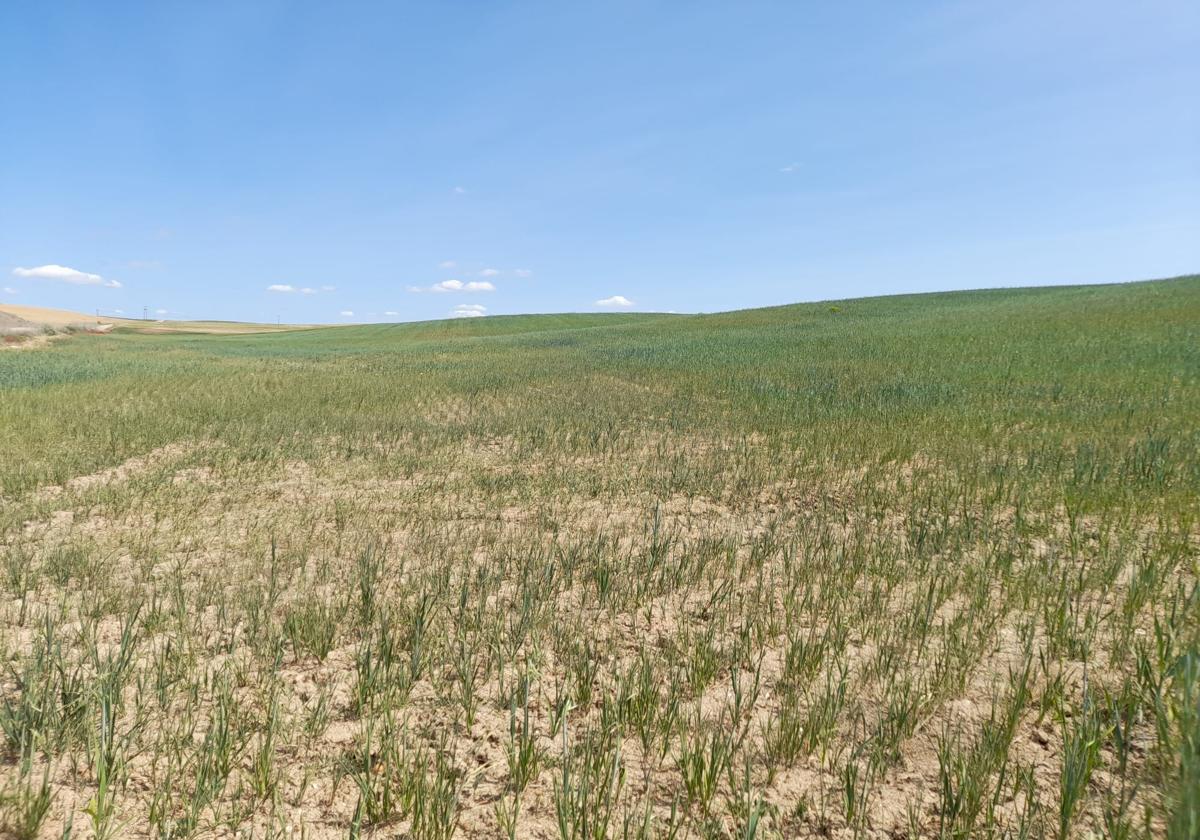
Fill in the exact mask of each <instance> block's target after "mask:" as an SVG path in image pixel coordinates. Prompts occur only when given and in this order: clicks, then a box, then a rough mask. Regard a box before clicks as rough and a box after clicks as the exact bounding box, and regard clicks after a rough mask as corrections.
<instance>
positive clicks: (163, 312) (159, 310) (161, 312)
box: [154, 309, 167, 315]
mask: <svg viewBox="0 0 1200 840" xmlns="http://www.w3.org/2000/svg"><path fill="white" fill-rule="evenodd" d="M154 314H155V315H166V314H167V310H165V309H155V310H154Z"/></svg>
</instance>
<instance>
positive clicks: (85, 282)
mask: <svg viewBox="0 0 1200 840" xmlns="http://www.w3.org/2000/svg"><path fill="white" fill-rule="evenodd" d="M13 274H14V275H16V276H17V277H31V278H33V279H35V280H57V281H59V282H60V283H72V284H74V285H76V286H105V287H107V288H109V289H119V288H121V284H120V283H118V282H117V281H116V280H105V279H104V278H103V277H101V276H100V275H99V274H89V273H87V272H86V271H78V270H76V269H74V268H67V267H66V266H65V265H54V264H53V263H52V264H50V265H39V266H38V267H37V268H21V267H19V266H18V267H17V268H14V269H13Z"/></svg>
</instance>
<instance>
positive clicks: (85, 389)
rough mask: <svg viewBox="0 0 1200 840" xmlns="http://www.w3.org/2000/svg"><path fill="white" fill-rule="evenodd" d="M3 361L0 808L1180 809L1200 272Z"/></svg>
mask: <svg viewBox="0 0 1200 840" xmlns="http://www.w3.org/2000/svg"><path fill="white" fill-rule="evenodd" d="M133 329H134V328H130V327H118V329H117V330H115V331H114V332H113V333H111V334H108V335H75V336H70V337H66V338H61V339H55V340H52V341H49V342H48V343H46V344H44V345H42V346H39V347H35V348H31V349H26V350H13V351H9V350H0V561H2V562H0V652H2V653H3V657H4V661H5V667H4V669H3V673H2V675H0V727H2V732H0V750H2V753H3V758H2V761H0V826H2V831H3V832H7V834H8V835H11V836H13V837H40V836H46V837H55V838H57V837H63V836H71V837H76V838H91V837H97V838H117V837H153V838H187V837H198V838H207V837H241V838H250V837H254V838H297V839H298V838H303V837H306V838H334V837H364V838H365V837H379V838H385V837H388V838H390V837H415V838H449V837H457V836H461V837H473V838H494V837H536V838H563V839H564V840H598V839H599V838H605V837H612V838H679V840H682V839H683V838H742V840H746V839H747V838H783V837H786V838H792V837H839V838H840V837H844V838H859V837H862V838H868V837H878V838H884V837H886V838H916V837H940V838H967V837H987V838H992V837H994V838H1014V840H1015V838H1043V837H1044V838H1066V837H1093V836H1104V837H1113V838H1120V839H1121V840H1125V838H1139V837H1171V838H1195V837H1197V836H1200V588H1198V572H1200V277H1184V278H1177V279H1173V280H1164V281H1154V282H1147V283H1137V284H1127V285H1119V286H1088V287H1059V288H1040V289H1016V290H994V291H978V292H958V293H946V294H932V295H912V296H903V297H886V298H873V299H863V300H847V301H839V302H835V303H823V304H804V305H796V306H784V307H777V308H771V309H760V310H751V311H741V312H731V313H724V314H716V315H694V316H679V315H548V316H520V317H488V318H475V319H469V320H461V321H445V322H431V323H420V324H405V325H374V326H354V327H327V328H311V329H303V330H296V331H290V332H275V333H264V334H224V335H205V334H182V333H181V334H143V333H138V332H134V331H133Z"/></svg>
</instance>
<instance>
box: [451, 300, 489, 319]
mask: <svg viewBox="0 0 1200 840" xmlns="http://www.w3.org/2000/svg"><path fill="white" fill-rule="evenodd" d="M486 314H487V307H486V306H480V305H479V304H478V303H462V304H459V305H458V306H456V307H454V309H452V310H451V311H450V317H451V318H482V317H483V316H484V315H486Z"/></svg>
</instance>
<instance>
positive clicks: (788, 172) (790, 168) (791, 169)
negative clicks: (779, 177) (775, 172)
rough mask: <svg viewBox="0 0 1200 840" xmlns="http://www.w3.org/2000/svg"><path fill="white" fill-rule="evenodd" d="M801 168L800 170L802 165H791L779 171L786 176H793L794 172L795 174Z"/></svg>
mask: <svg viewBox="0 0 1200 840" xmlns="http://www.w3.org/2000/svg"><path fill="white" fill-rule="evenodd" d="M799 168H800V164H798V163H789V164H788V165H787V166H785V167H783V168H782V169H780V170H779V171H780V172H782V173H783V174H784V175H791V174H792V173H793V172H795V171H796V170H797V169H799Z"/></svg>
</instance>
